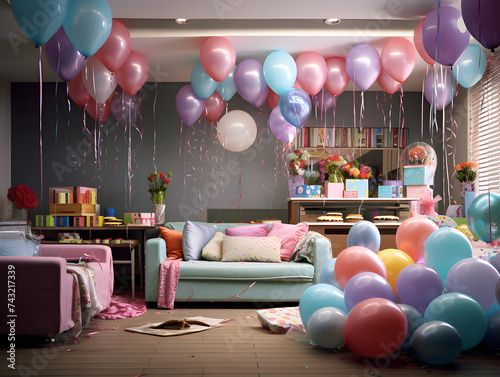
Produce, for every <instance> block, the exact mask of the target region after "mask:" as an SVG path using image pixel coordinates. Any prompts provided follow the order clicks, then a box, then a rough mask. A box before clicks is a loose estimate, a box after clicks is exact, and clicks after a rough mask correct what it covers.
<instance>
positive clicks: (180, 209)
mask: <svg viewBox="0 0 500 377" xmlns="http://www.w3.org/2000/svg"><path fill="white" fill-rule="evenodd" d="M183 128H184V124H183V121H182V119H181V127H180V130H179V131H180V136H179V156H182V129H183ZM155 172H156V170H155ZM179 177H184V174H183V172H182V160H181V159H179ZM184 179H185V178H184ZM181 192H182V179H179V193H181ZM185 207H186V205H185V198H184V196H183V197H182V205H181V206H179V215H182V209H183V208H184V209H185ZM185 215H186V211H185V210H184V219H186V217H185Z"/></svg>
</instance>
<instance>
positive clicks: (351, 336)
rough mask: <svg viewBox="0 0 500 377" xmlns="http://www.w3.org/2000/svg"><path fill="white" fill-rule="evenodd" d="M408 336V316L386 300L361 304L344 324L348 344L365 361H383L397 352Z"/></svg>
mask: <svg viewBox="0 0 500 377" xmlns="http://www.w3.org/2000/svg"><path fill="white" fill-rule="evenodd" d="M407 333H408V322H407V320H406V316H405V314H404V313H403V311H402V310H401V308H400V307H399V306H397V305H396V304H395V303H394V302H392V301H389V300H386V299H384V298H370V299H368V300H365V301H362V302H360V303H359V304H358V305H356V306H355V307H354V308H353V309H352V310H351V311H350V313H349V314H348V315H347V318H346V321H345V323H344V339H345V341H346V343H347V344H348V345H349V348H350V349H351V350H352V351H354V352H356V353H358V354H360V355H361V356H364V357H371V358H375V357H376V358H379V357H383V356H387V355H390V354H391V353H393V352H396V351H397V350H398V349H399V347H401V345H402V344H403V342H404V340H405V338H406V335H407Z"/></svg>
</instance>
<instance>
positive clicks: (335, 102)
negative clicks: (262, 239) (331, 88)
mask: <svg viewBox="0 0 500 377" xmlns="http://www.w3.org/2000/svg"><path fill="white" fill-rule="evenodd" d="M336 109H337V96H336V95H335V96H333V135H332V139H333V145H332V147H335V110H336Z"/></svg>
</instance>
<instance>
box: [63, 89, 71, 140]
mask: <svg viewBox="0 0 500 377" xmlns="http://www.w3.org/2000/svg"><path fill="white" fill-rule="evenodd" d="M66 98H67V100H68V122H67V123H66V133H65V137H64V139H65V141H68V130H69V125H70V120H71V100H70V97H69V86H68V85H66Z"/></svg>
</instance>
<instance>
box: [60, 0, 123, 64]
mask: <svg viewBox="0 0 500 377" xmlns="http://www.w3.org/2000/svg"><path fill="white" fill-rule="evenodd" d="M66 2H67V1H66ZM112 23H113V18H112V15H111V9H110V8H109V5H108V3H107V1H106V0H71V1H69V2H68V12H67V14H66V18H65V19H64V22H63V27H64V31H65V32H66V35H67V36H68V38H69V40H70V41H71V43H73V45H74V46H75V47H76V49H77V50H78V51H79V52H80V54H82V55H84V56H86V57H87V58H88V57H89V56H92V55H94V54H95V53H96V52H97V50H99V49H100V48H101V46H102V45H103V44H104V42H106V39H108V37H109V33H111V26H112Z"/></svg>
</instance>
